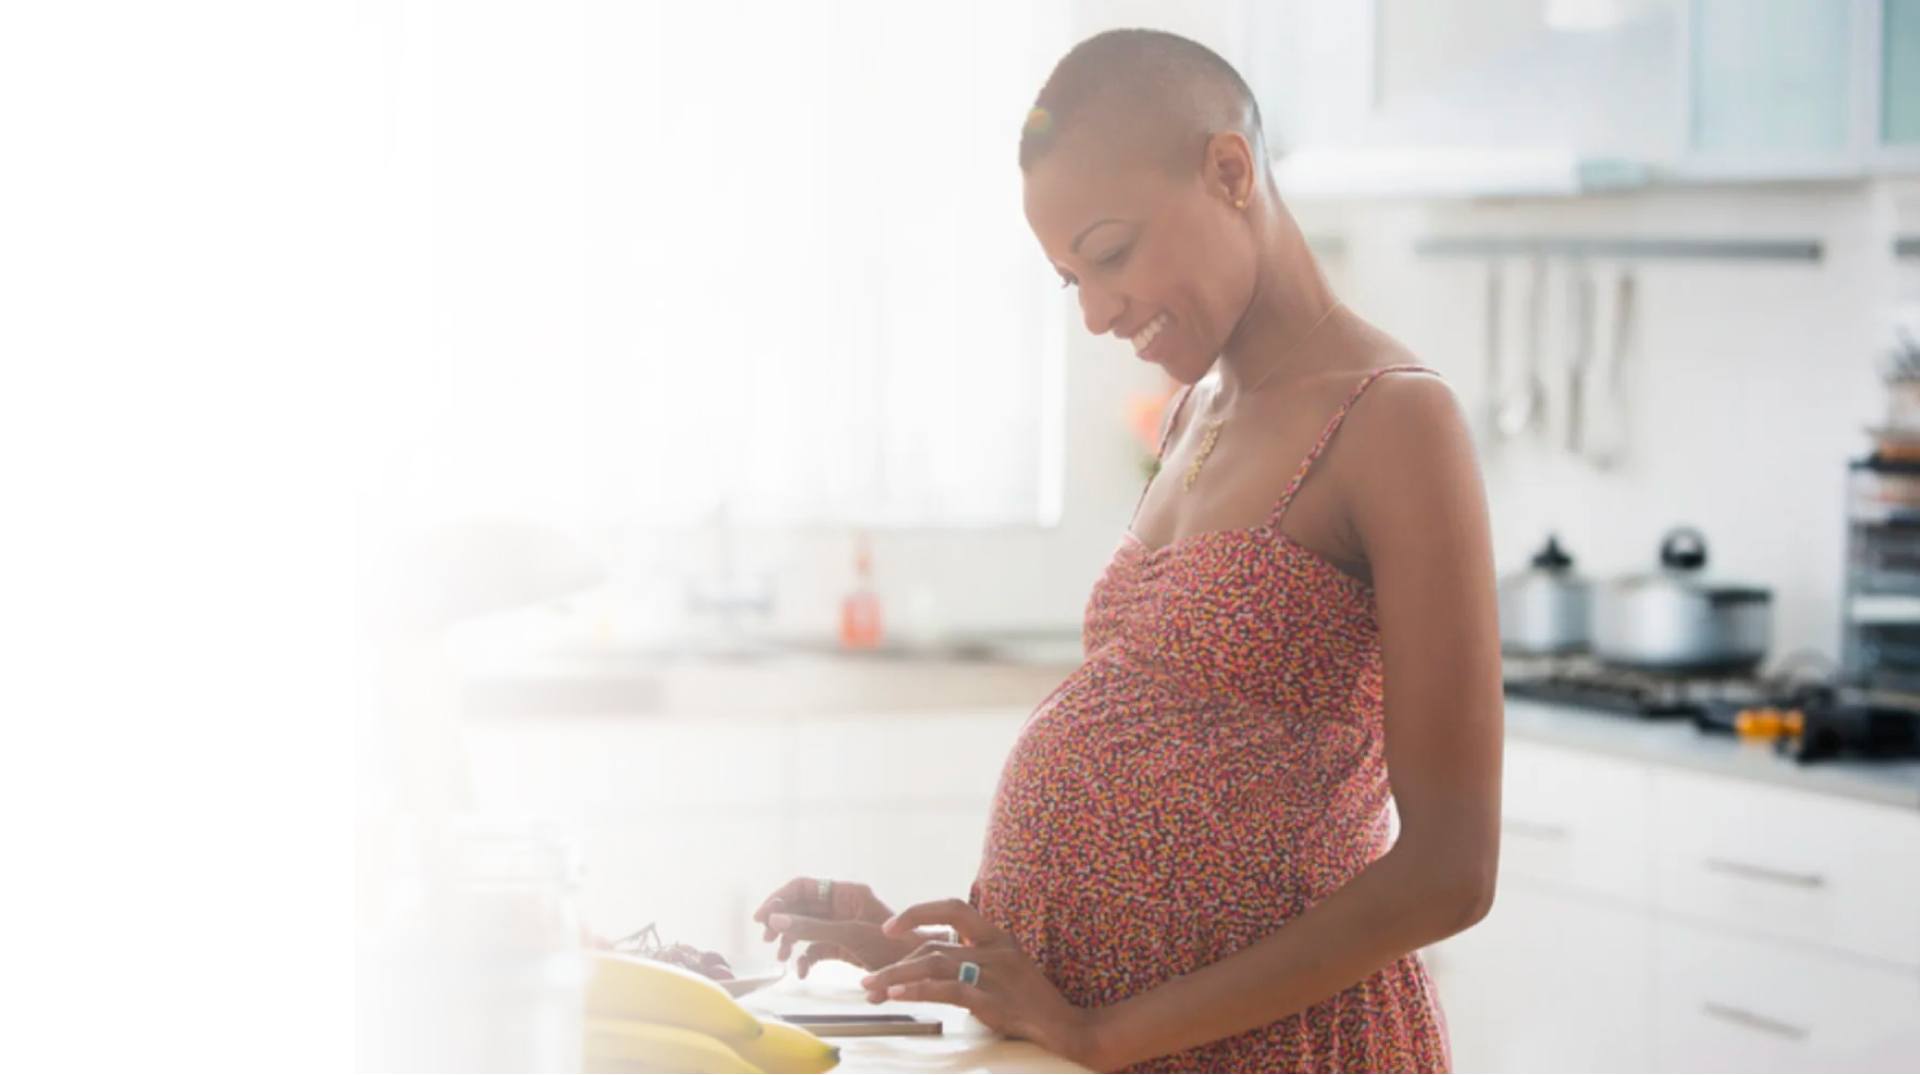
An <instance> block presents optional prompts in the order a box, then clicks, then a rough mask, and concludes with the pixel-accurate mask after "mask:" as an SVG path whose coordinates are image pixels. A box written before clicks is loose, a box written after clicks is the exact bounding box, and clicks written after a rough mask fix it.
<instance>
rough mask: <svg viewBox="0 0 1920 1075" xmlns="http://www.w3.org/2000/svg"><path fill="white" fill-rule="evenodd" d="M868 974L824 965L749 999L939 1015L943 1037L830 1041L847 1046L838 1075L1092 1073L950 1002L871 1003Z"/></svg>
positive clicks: (781, 1006) (803, 1008)
mask: <svg viewBox="0 0 1920 1075" xmlns="http://www.w3.org/2000/svg"><path fill="white" fill-rule="evenodd" d="M864 974H865V972H864V971H861V970H859V969H858V968H855V967H853V966H851V965H849V964H846V963H823V964H821V965H820V966H817V967H814V968H813V969H812V970H810V971H809V972H808V974H807V978H806V980H805V981H802V980H801V979H799V978H796V977H793V976H791V975H789V976H788V977H786V978H784V979H782V980H781V981H779V982H776V983H774V984H773V985H771V986H768V987H767V988H766V989H764V990H761V991H760V992H758V993H751V994H748V995H747V996H746V997H744V998H742V1000H743V1003H745V1004H746V1006H747V1007H749V1008H751V1009H753V1010H754V1011H755V1012H756V1013H758V1014H761V1015H778V1014H780V1013H782V1012H817V1013H832V1012H856V1013H864V1012H907V1013H911V1014H913V1015H917V1016H923V1017H931V1018H935V1019H939V1020H940V1021H941V1023H942V1024H943V1033H941V1034H939V1035H938V1036H935V1035H927V1036H924V1037H921V1036H900V1037H881V1038H831V1039H829V1040H831V1041H832V1042H833V1043H834V1044H836V1045H838V1046H840V1066H839V1067H836V1068H834V1069H833V1070H834V1072H835V1075H841V1073H845V1075H859V1073H862V1072H882V1071H898V1072H960V1071H994V1072H1040V1071H1068V1072H1078V1071H1087V1070H1088V1069H1087V1068H1084V1067H1081V1066H1080V1065H1078V1064H1075V1063H1072V1062H1070V1061H1068V1060H1065V1059H1063V1058H1061V1057H1059V1056H1056V1055H1055V1054H1053V1053H1050V1052H1048V1051H1046V1050H1045V1049H1042V1048H1040V1047H1039V1046H1038V1045H1035V1044H1033V1043H1032V1042H1026V1041H1011V1040H1009V1039H1006V1038H1003V1037H1001V1036H1000V1035H998V1034H995V1033H994V1032H993V1031H991V1030H989V1029H987V1027H986V1025H985V1024H984V1023H982V1022H980V1020H978V1019H975V1018H974V1017H973V1016H972V1015H969V1014H968V1013H967V1012H966V1011H965V1010H964V1009H961V1008H955V1007H952V1006H951V1005H946V1004H924V1003H922V1004H916V1003H909V1002H906V1001H889V1002H887V1003H885V1004H869V1003H867V1000H866V994H864V993H863V992H862V991H861V990H860V979H861V977H862V976H863V975H864Z"/></svg>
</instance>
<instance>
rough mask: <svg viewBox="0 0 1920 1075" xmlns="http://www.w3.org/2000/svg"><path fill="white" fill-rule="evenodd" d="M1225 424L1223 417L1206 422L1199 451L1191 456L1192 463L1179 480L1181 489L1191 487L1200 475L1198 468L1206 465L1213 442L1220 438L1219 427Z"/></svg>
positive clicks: (1211, 452)
mask: <svg viewBox="0 0 1920 1075" xmlns="http://www.w3.org/2000/svg"><path fill="white" fill-rule="evenodd" d="M1226 424H1227V422H1226V419H1224V418H1223V419H1220V420H1218V421H1215V422H1209V423H1207V432H1206V436H1205V437H1204V438H1202V439H1201V441H1200V453H1199V454H1198V455H1196V456H1194V457H1193V464H1192V465H1191V466H1189V467H1188V468H1187V473H1186V476H1185V477H1184V478H1183V479H1182V480H1181V482H1180V488H1181V489H1182V490H1183V491H1190V490H1192V489H1193V483H1194V482H1195V481H1196V480H1197V479H1198V478H1199V477H1200V468H1201V467H1203V466H1205V465H1206V462H1207V457H1208V456H1210V455H1212V454H1213V445H1214V442H1216V441H1218V440H1219V439H1220V427H1221V426H1224V425H1226Z"/></svg>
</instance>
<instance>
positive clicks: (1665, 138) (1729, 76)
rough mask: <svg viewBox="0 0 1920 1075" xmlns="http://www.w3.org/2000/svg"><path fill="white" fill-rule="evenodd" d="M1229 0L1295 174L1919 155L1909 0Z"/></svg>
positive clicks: (1850, 171)
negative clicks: (1246, 0)
mask: <svg viewBox="0 0 1920 1075" xmlns="http://www.w3.org/2000/svg"><path fill="white" fill-rule="evenodd" d="M1246 11H1247V14H1246V33H1245V37H1244V40H1245V42H1246V45H1245V48H1244V50H1242V54H1241V55H1238V56H1236V57H1234V58H1235V59H1236V60H1237V62H1239V63H1241V64H1242V65H1243V69H1244V70H1245V71H1246V72H1247V75H1248V78H1249V80H1250V81H1251V82H1252V83H1253V85H1254V90H1255V93H1256V94H1257V96H1258V97H1259V98H1260V102H1261V109H1262V111H1263V113H1264V114H1265V115H1266V116H1267V119H1268V127H1269V130H1270V132H1271V133H1272V134H1273V135H1274V141H1275V142H1276V143H1277V146H1276V148H1277V150H1278V151H1279V152H1280V153H1281V156H1282V167H1281V174H1282V178H1283V182H1289V181H1290V182H1291V185H1292V186H1293V187H1294V188H1295V190H1296V192H1298V191H1299V190H1300V189H1301V188H1303V187H1304V188H1311V189H1310V190H1308V192H1309V193H1316V194H1318V193H1326V194H1336V193H1339V192H1340V191H1341V190H1343V189H1345V190H1351V191H1353V192H1355V193H1361V194H1368V193H1394V192H1396V191H1400V192H1404V193H1409V194H1421V193H1465V194H1473V193H1486V194H1498V193H1528V192H1538V193H1578V192H1580V191H1583V190H1590V189H1599V188H1602V187H1619V186H1630V185H1635V184H1638V183H1643V182H1662V181H1673V182H1689V181H1706V180H1714V181H1725V180H1770V179H1808V178H1848V177H1858V176H1862V175H1868V174H1872V173H1874V172H1880V171H1893V170H1901V169H1906V168H1912V167H1914V166H1915V165H1916V164H1920V0H1475V2H1473V3H1444V4H1436V3H1433V2H1432V0H1298V2H1295V3H1288V4H1262V3H1253V4H1249V5H1248V7H1247V9H1246ZM1383 170H1390V171H1396V172H1397V173H1398V179H1399V180H1401V181H1403V182H1399V183H1396V182H1392V181H1387V180H1385V179H1384V178H1383V175H1382V172H1383ZM1402 187H1404V188H1405V189H1404V190H1403V191H1401V188H1402ZM1443 188H1444V189H1443Z"/></svg>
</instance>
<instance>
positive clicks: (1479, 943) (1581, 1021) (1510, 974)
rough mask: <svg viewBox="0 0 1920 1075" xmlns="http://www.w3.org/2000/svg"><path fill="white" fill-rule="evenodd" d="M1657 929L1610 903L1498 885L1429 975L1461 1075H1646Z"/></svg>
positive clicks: (1521, 884)
mask: <svg viewBox="0 0 1920 1075" xmlns="http://www.w3.org/2000/svg"><path fill="white" fill-rule="evenodd" d="M1651 929H1652V923H1651V919H1650V918H1649V916H1648V915H1647V914H1646V912H1644V911H1640V910H1635V909H1630V908H1625V907H1621V906H1619V905H1617V904H1614V903H1611V902H1609V901H1607V900H1604V899H1596V898H1593V897H1587V896H1579V895H1575V894H1572V893H1569V892H1566V891H1564V890H1554V889H1548V888H1542V887H1539V886H1537V885H1534V884H1531V883H1529V882H1528V881H1525V880H1521V879H1503V880H1502V881H1501V883H1500V892H1499V895H1498V897H1497V898H1496V899H1495V901H1494V905H1493V910H1492V911H1491V912H1489V913H1488V915H1487V917H1486V918H1484V919H1482V920H1481V922H1480V924H1479V925H1478V926H1475V927H1474V928H1473V929H1471V930H1468V931H1467V932H1465V933H1463V934H1460V935H1459V936H1457V937H1454V938H1450V939H1449V940H1447V941H1446V942H1445V943H1443V944H1440V945H1438V946H1436V947H1435V948H1433V949H1430V950H1429V951H1428V953H1427V956H1426V958H1427V965H1428V969H1429V971H1430V972H1431V973H1432V975H1433V977H1434V982H1435V985H1436V987H1437V989H1438V990H1439V994H1440V1004H1441V1008H1442V1010H1443V1011H1444V1012H1445V1015H1446V1019H1447V1026H1448V1029H1449V1030H1450V1032H1451V1035H1452V1042H1453V1065H1454V1069H1455V1070H1457V1071H1645V1070H1648V1069H1649V1067H1650V1066H1651V1064H1652V1060H1653V1057H1652V1052H1651V1050H1650V1048H1649V1042H1650V1039H1651V1037H1652V1028H1653V1021H1652V1015H1653V1013H1652V1007H1651V1001H1650V997H1649V992H1650V989H1649V986H1650V984H1651V981H1652V968H1651V963H1650V961H1651Z"/></svg>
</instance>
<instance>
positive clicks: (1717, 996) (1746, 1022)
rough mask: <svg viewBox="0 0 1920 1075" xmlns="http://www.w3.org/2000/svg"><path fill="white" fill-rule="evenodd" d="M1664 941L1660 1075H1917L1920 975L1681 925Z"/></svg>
mask: <svg viewBox="0 0 1920 1075" xmlns="http://www.w3.org/2000/svg"><path fill="white" fill-rule="evenodd" d="M1655 930H1656V942H1655V945H1654V949H1655V952H1656V953H1657V955H1656V963H1655V970H1656V975H1655V985H1654V993H1653V1001H1654V1003H1653V1008H1654V1026H1655V1033H1654V1049H1653V1054H1654V1055H1653V1060H1654V1067H1655V1070H1660V1071H1912V1070H1914V1065H1915V1062H1916V1061H1917V1060H1920V969H1916V968H1914V967H1891V966H1886V965H1878V964H1874V963H1870V962H1865V961H1861V960H1855V959H1850V958H1847V957H1845V956H1842V955H1838V954H1834V953H1831V952H1827V951H1824V950H1820V949H1813V948H1807V947H1805V946H1801V945H1791V944H1782V943H1778V942H1773V941H1767V940H1764V939H1760V938H1755V937H1751V936H1748V935H1744V934H1737V933H1733V932H1729V931H1724V930H1719V929H1715V928H1713V927H1709V926H1697V925H1692V924H1688V923H1685V922H1680V921H1676V920H1673V919H1670V918H1662V919H1660V920H1659V921H1658V923H1657V924H1656V926H1655Z"/></svg>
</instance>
